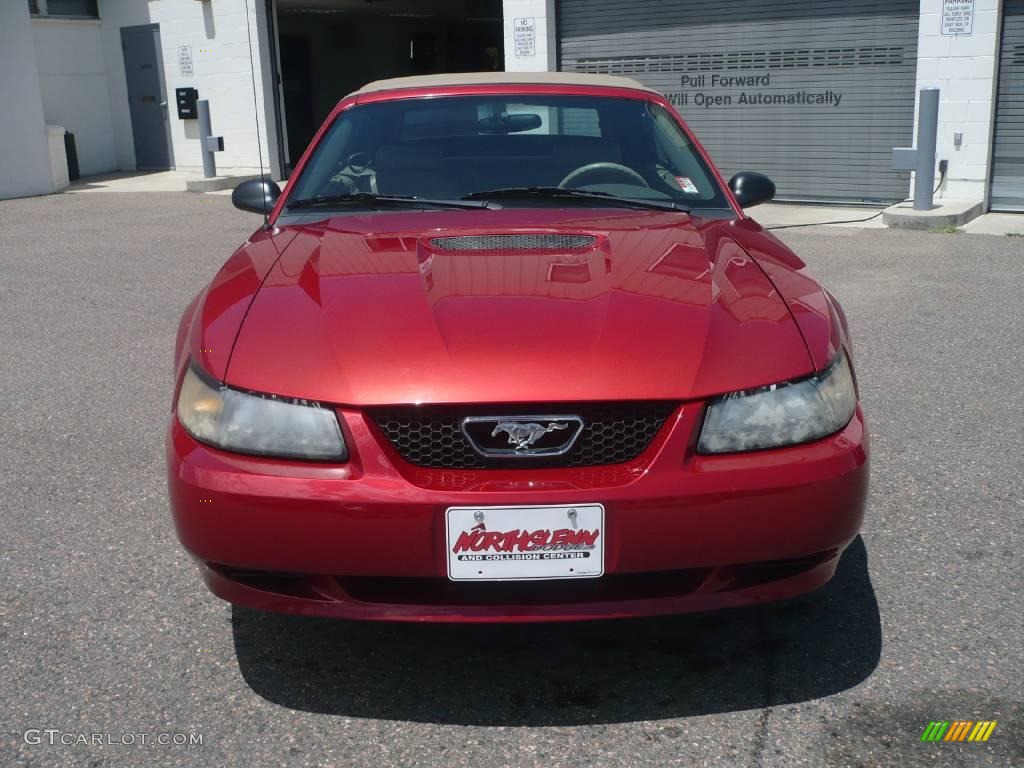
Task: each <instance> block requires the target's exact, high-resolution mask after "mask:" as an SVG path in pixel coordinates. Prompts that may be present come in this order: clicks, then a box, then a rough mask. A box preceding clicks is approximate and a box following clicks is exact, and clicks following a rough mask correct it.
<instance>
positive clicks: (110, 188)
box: [64, 171, 269, 195]
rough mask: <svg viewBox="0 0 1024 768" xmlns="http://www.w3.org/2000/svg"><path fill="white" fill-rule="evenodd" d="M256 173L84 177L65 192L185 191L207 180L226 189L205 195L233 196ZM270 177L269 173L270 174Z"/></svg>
mask: <svg viewBox="0 0 1024 768" xmlns="http://www.w3.org/2000/svg"><path fill="white" fill-rule="evenodd" d="M255 177H256V174H253V173H243V174H239V175H237V176H228V177H221V176H217V177H215V179H204V178H203V174H202V172H199V171H118V172H116V173H101V174H97V175H95V176H83V177H82V178H80V179H79V180H78V181H74V182H72V183H71V186H70V187H68V188H67V189H66V190H64V192H65V193H70V194H77V193H82V192H128V193H136V192H186V191H188V185H189V184H199V183H201V182H204V181H217V182H219V183H220V185H221V186H226V188H224V189H218V190H211V191H207V190H203V192H202V194H206V195H230V194H231V191H232V190H233V189H234V188H235V186H237V185H238V184H241V183H242V182H243V181H245V180H246V179H252V178H255ZM268 177H269V174H268Z"/></svg>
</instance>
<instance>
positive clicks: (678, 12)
mask: <svg viewBox="0 0 1024 768" xmlns="http://www.w3.org/2000/svg"><path fill="white" fill-rule="evenodd" d="M917 25H918V3H917V2H916V1H915V2H908V1H907V0H864V2H859V3H851V2H849V1H848V0H831V2H816V1H814V0H784V1H781V2H779V1H776V2H772V0H730V1H729V2H725V0H713V1H710V0H693V1H692V2H680V1H679V0H635V1H634V2H623V1H622V0H561V2H560V3H559V5H558V31H559V43H560V49H559V58H560V65H561V68H562V69H565V70H575V71H578V72H597V73H606V74H621V75H625V76H627V77H632V78H635V79H637V80H640V81H641V82H643V83H645V84H647V85H649V86H651V87H653V88H656V89H657V90H659V91H661V92H662V93H664V94H665V95H666V96H667V97H668V98H669V100H670V101H672V102H673V103H674V104H675V105H676V108H677V109H678V110H679V111H680V112H681V113H682V115H683V116H684V117H685V118H686V120H687V122H688V123H689V124H690V126H691V127H692V128H693V129H694V131H695V132H696V133H697V136H698V138H700V140H701V141H702V142H703V143H704V144H705V146H706V147H707V148H708V150H709V151H710V152H711V153H712V157H713V158H714V160H715V162H716V163H717V164H718V166H719V168H720V169H721V170H722V171H723V173H725V174H726V176H729V175H731V174H732V173H734V172H736V171H738V170H758V171H761V172H763V173H766V174H768V175H769V176H771V177H772V178H773V179H774V180H775V182H776V184H777V186H778V190H779V198H780V199H790V200H854V201H892V200H899V199H902V198H904V197H906V196H907V194H908V190H909V174H907V173H902V172H896V171H892V170H890V165H891V158H892V148H893V147H899V146H912V145H913V125H914V83H915V74H916V69H917Z"/></svg>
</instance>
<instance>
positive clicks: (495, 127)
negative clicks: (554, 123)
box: [477, 112, 543, 133]
mask: <svg viewBox="0 0 1024 768" xmlns="http://www.w3.org/2000/svg"><path fill="white" fill-rule="evenodd" d="M542 124H543V120H541V118H540V115H536V114H533V113H532V112H516V113H515V114H511V115H509V114H503V115H495V116H494V117H485V118H482V119H481V120H478V121H477V125H479V126H480V133H522V132H523V131H532V130H533V129H534V128H540V127H541V125H542Z"/></svg>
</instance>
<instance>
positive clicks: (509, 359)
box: [166, 73, 868, 621]
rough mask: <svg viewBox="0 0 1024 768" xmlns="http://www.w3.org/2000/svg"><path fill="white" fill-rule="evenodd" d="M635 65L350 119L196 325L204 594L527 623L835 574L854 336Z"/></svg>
mask: <svg viewBox="0 0 1024 768" xmlns="http://www.w3.org/2000/svg"><path fill="white" fill-rule="evenodd" d="M774 191H775V190H774V185H773V184H772V183H771V181H769V180H768V179H767V178H765V177H764V176H761V175H760V174H756V173H738V174H736V175H735V176H734V177H733V178H732V179H731V180H730V181H729V182H728V183H726V182H725V181H724V180H723V179H722V177H721V176H720V175H719V173H718V171H717V170H716V169H715V167H714V165H712V163H711V161H710V159H709V158H708V156H707V154H706V153H705V152H704V150H703V149H702V148H701V145H700V144H699V143H698V142H697V140H696V139H695V138H694V136H693V135H692V134H691V133H690V131H689V130H688V129H687V127H686V125H685V124H684V122H683V121H682V119H681V118H680V117H679V115H678V114H676V112H675V111H674V110H673V108H672V106H671V105H670V104H669V103H668V102H667V101H666V100H665V99H664V98H663V97H662V96H660V95H659V94H657V93H655V92H653V91H651V90H649V89H647V88H645V87H644V86H642V85H640V84H639V83H636V82H634V81H632V80H627V79H622V78H613V77H603V76H596V75H577V74H569V73H565V74H562V73H550V74H517V73H487V74H478V75H445V76H429V77H417V78H404V79H396V80H387V81H381V82H377V83H372V84H370V85H368V86H366V87H364V88H362V89H361V90H359V91H357V92H355V93H353V94H351V95H350V96H348V97H346V98H345V99H344V100H343V101H341V102H340V103H339V104H338V105H337V107H336V108H335V109H334V111H333V112H332V113H331V115H330V117H329V118H328V119H327V121H326V122H325V123H324V125H323V127H322V128H321V129H320V131H319V132H318V133H317V135H316V137H315V138H314V139H313V141H312V143H311V145H310V147H309V149H308V150H307V151H306V153H305V155H304V156H303V157H302V159H301V160H300V161H299V163H298V165H297V166H296V168H295V171H294V173H293V175H292V177H291V179H290V181H289V183H288V185H287V189H286V191H284V192H281V190H280V189H279V188H278V186H277V185H276V184H275V183H273V182H271V181H259V180H256V181H249V182H246V183H244V184H242V185H241V186H239V187H238V188H237V189H236V190H235V192H234V195H233V199H234V202H235V205H236V206H238V207H239V208H242V209H244V210H249V211H254V212H258V213H264V214H265V216H266V219H265V224H264V226H262V227H260V228H259V229H258V230H257V231H256V232H255V233H254V234H253V235H252V236H251V237H250V239H249V240H248V241H247V242H246V243H245V244H243V245H242V246H241V247H240V248H239V249H238V250H237V251H236V252H235V253H234V255H232V256H231V258H229V259H228V261H227V262H226V263H225V264H224V266H223V267H222V268H221V270H220V271H219V272H218V273H217V275H216V276H215V277H214V279H213V281H212V282H211V283H210V284H209V286H207V287H206V288H205V289H204V290H203V291H202V292H201V293H200V294H199V296H197V297H196V298H195V300H194V301H193V302H192V303H191V304H190V305H189V307H188V309H186V311H185V314H184V316H183V318H182V320H181V325H180V328H179V331H178V339H177V348H176V378H175V387H174V396H173V401H172V402H173V408H172V414H171V418H170V425H169V429H168V433H167V443H166V445H167V466H168V477H169V487H170V500H171V510H172V512H173V515H174V522H175V524H176V527H177V531H178V536H179V537H180V539H181V542H182V544H183V545H184V546H185V548H186V549H187V550H188V551H189V552H190V553H191V554H192V555H193V556H194V558H195V559H196V561H197V563H198V565H199V569H200V571H201V573H202V575H203V578H204V579H205V581H206V583H207V585H208V586H209V587H210V589H211V590H212V591H213V592H214V593H216V594H217V595H219V596H220V597H222V598H224V599H226V600H229V601H231V602H232V603H237V604H242V605H246V606H252V607H256V608H262V609H269V610H275V611H284V612H289V613H297V614H316V615H324V616H336V617H345V618H356V619H387V620H404V621H539V620H569V619H596V618H609V617H625V616H638V615H649V614H661V613H674V612H682V611H690V610H702V609H709V608H721V607H728V606H739V605H745V604H750V603H755V602H760V601H766V600H774V599H777V598H783V597H788V596H793V595H797V594H799V593H802V592H805V591H808V590H811V589H814V588H816V587H819V586H821V585H823V584H825V583H826V582H828V580H829V579H830V578H831V577H832V575H833V573H834V571H835V568H836V565H837V562H838V560H839V558H840V556H841V554H842V552H843V549H844V548H845V547H846V546H847V545H848V544H849V543H850V542H851V540H853V538H854V537H855V536H856V535H857V532H858V530H859V528H860V525H861V521H862V517H863V509H864V502H865V495H866V489H867V482H868V439H867V432H866V430H865V425H864V419H863V416H862V414H861V409H860V406H859V405H858V396H857V389H856V379H855V365H854V358H853V355H852V352H851V348H850V341H849V338H848V335H847V327H846V320H845V318H844V315H843V312H842V310H841V309H840V307H839V305H838V303H837V302H836V300H835V298H834V297H833V296H832V295H831V294H829V293H828V291H826V290H824V289H823V288H822V287H821V286H820V285H819V284H818V283H817V282H815V280H814V279H813V278H812V277H810V276H809V275H808V274H807V271H806V270H805V268H804V263H803V262H802V261H801V260H800V259H799V258H798V257H797V256H796V255H795V254H794V253H793V252H792V251H790V250H789V249H788V248H787V247H786V246H785V245H783V244H782V243H781V242H780V241H779V240H777V239H776V238H775V237H773V236H772V235H770V234H768V233H766V232H765V231H764V230H763V229H762V228H761V227H760V226H759V225H758V224H757V223H756V222H755V221H753V220H752V219H750V218H748V217H747V216H746V215H745V214H744V208H745V207H749V206H752V205H756V204H757V203H760V202H764V201H765V200H767V199H770V198H771V197H772V195H773V194H774Z"/></svg>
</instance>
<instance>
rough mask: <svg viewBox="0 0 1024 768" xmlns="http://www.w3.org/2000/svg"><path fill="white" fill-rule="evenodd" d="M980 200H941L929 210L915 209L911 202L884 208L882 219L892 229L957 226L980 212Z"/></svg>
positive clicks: (981, 202)
mask: <svg viewBox="0 0 1024 768" xmlns="http://www.w3.org/2000/svg"><path fill="white" fill-rule="evenodd" d="M982 205H983V201H981V200H943V201H941V202H939V203H938V204H937V205H936V206H935V207H934V208H932V209H931V210H930V211H915V210H914V209H913V204H912V203H897V204H896V205H894V206H891V207H890V208H886V209H885V212H884V213H882V221H883V222H884V223H885V225H886V226H887V227H892V228H894V229H942V228H945V227H959V226H961V225H963V224H966V223H967V222H969V221H970V220H971V219H975V218H977V217H978V216H980V215H981V213H982Z"/></svg>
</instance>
